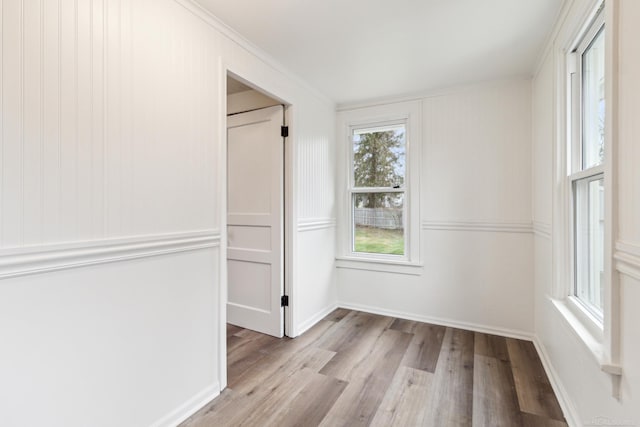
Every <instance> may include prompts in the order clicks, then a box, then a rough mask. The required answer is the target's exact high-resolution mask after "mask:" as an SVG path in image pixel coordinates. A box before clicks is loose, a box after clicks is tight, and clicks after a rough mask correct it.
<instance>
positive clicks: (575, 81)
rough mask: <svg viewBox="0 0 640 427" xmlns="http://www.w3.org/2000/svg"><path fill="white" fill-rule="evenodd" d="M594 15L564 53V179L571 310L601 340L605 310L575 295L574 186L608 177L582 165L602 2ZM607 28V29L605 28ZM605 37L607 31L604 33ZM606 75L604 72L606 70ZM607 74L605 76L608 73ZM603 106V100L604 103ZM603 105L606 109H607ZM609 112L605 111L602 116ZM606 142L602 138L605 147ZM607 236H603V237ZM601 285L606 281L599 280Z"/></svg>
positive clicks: (601, 24)
mask: <svg viewBox="0 0 640 427" xmlns="http://www.w3.org/2000/svg"><path fill="white" fill-rule="evenodd" d="M599 9H602V10H600V11H599V12H598V13H597V15H596V16H595V18H593V19H591V20H590V23H589V26H588V29H587V31H586V32H585V33H584V35H582V37H581V38H580V41H579V43H577V45H576V46H575V47H574V48H573V49H571V52H570V53H569V54H567V58H566V61H567V81H568V91H567V98H568V105H569V114H568V123H569V126H568V138H567V140H568V143H567V157H568V159H569V162H568V165H567V168H568V172H567V179H568V180H569V183H568V187H569V194H570V196H569V199H570V200H569V203H570V206H571V216H570V221H571V227H570V229H571V243H572V244H571V249H570V251H571V286H570V289H569V293H568V296H567V297H568V299H569V302H570V304H571V307H572V310H573V311H574V312H576V315H577V316H579V318H581V319H582V321H583V322H584V323H586V325H587V327H588V328H589V330H591V331H592V333H593V334H594V335H595V336H597V337H598V338H599V339H600V340H601V339H602V335H603V329H604V312H600V311H598V310H596V309H594V308H593V307H591V306H590V305H589V304H588V303H587V302H585V301H582V300H581V299H580V298H579V297H578V295H577V289H578V286H579V284H578V250H577V246H578V236H577V232H576V227H577V223H578V214H579V213H578V212H577V208H576V206H577V197H578V194H577V191H576V188H577V185H578V183H580V182H582V181H590V180H598V179H601V178H602V179H603V180H604V181H605V183H606V182H607V180H608V175H609V174H608V173H605V166H604V161H603V163H602V164H600V165H597V166H592V167H588V168H584V167H583V161H584V156H585V154H584V153H583V129H584V122H583V91H584V81H583V61H582V58H583V55H584V53H585V52H586V51H587V49H588V48H589V47H590V46H591V44H592V43H593V41H594V40H595V38H596V37H597V36H598V35H599V34H600V32H601V31H603V30H605V22H604V10H603V9H604V5H602V6H601V7H600V8H599ZM605 31H606V30H605ZM605 40H606V32H605ZM605 74H606V71H605ZM607 77H608V76H607ZM605 105H606V102H605ZM608 107H609V106H608V105H606V107H605V108H606V109H608ZM606 114H608V111H605V115H606ZM606 145H607V141H606V140H605V147H606ZM605 239H606V237H605ZM601 286H602V287H604V286H605V283H604V280H603V283H601Z"/></svg>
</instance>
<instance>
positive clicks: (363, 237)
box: [355, 226, 404, 255]
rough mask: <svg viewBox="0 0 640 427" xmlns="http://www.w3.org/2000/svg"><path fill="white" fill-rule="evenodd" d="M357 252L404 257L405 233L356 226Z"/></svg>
mask: <svg viewBox="0 0 640 427" xmlns="http://www.w3.org/2000/svg"><path fill="white" fill-rule="evenodd" d="M355 252H367V253H373V254H390V255H404V232H403V230H386V229H384V228H374V227H362V226H356V238H355Z"/></svg>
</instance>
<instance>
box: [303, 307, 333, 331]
mask: <svg viewBox="0 0 640 427" xmlns="http://www.w3.org/2000/svg"><path fill="white" fill-rule="evenodd" d="M336 308H338V304H336V303H333V304H330V305H329V306H327V307H325V308H323V309H322V310H320V311H319V312H317V313H316V314H314V315H313V316H311V317H310V318H309V319H307V320H305V321H304V322H302V323H301V324H300V325H299V326H298V330H297V334H296V336H299V335H302V334H304V333H305V332H307V331H308V330H309V329H311V328H312V327H313V326H314V325H315V324H316V323H318V322H319V321H321V320H322V319H324V318H325V317H326V316H327V315H328V314H329V313H331V312H332V311H333V310H335V309H336Z"/></svg>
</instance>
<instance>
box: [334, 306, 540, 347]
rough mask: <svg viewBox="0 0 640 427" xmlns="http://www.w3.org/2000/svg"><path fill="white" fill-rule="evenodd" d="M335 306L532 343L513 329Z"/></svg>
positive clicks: (381, 310)
mask: <svg viewBox="0 0 640 427" xmlns="http://www.w3.org/2000/svg"><path fill="white" fill-rule="evenodd" d="M337 306H338V307H341V308H346V309H349V310H357V311H364V312H367V313H371V314H379V315H381V316H391V317H397V318H399V319H406V320H415V321H417V322H424V323H432V324H434V325H440V326H448V327H451V328H458V329H465V330H468V331H474V332H481V333H484V334H490V335H499V336H502V337H507V338H516V339H521V340H526V341H533V334H532V333H529V332H524V331H517V330H513V329H505V328H496V327H492V326H486V325H479V324H477V323H468V322H459V321H456V320H452V319H442V318H438V317H430V316H422V315H418V314H413V313H404V312H400V311H394V310H387V309H384V308H379V307H371V306H366V305H360V304H351V303H346V302H339V303H338V304H337Z"/></svg>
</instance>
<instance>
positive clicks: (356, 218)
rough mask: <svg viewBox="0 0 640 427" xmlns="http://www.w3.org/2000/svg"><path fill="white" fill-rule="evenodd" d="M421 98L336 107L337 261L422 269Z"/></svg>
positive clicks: (350, 264)
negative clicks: (338, 141)
mask: <svg viewBox="0 0 640 427" xmlns="http://www.w3.org/2000/svg"><path fill="white" fill-rule="evenodd" d="M421 119H422V103H421V101H406V102H397V103H391V104H384V105H371V106H358V107H356V108H352V109H344V110H342V111H340V112H339V113H338V116H337V126H338V128H337V129H338V135H340V143H341V148H342V151H341V152H340V155H339V156H338V171H339V173H338V177H337V179H338V183H339V185H338V210H337V211H338V213H339V215H338V218H337V233H338V256H337V263H336V266H337V267H338V268H346V269H356V270H368V271H383V272H390V273H398V274H414V275H420V274H422V272H423V269H422V264H421V263H420V261H421V260H420V237H421V236H420V180H421V177H420V160H421V158H422V156H421V139H422V125H421Z"/></svg>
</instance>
